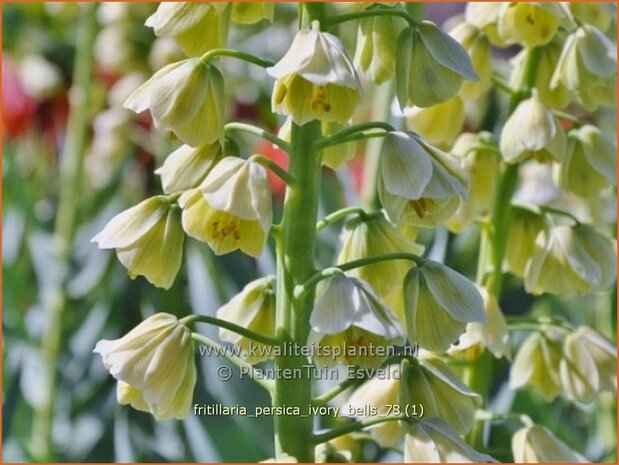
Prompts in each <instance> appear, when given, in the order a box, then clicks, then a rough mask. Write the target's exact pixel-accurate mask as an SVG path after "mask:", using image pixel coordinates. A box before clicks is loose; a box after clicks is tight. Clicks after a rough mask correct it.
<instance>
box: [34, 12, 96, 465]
mask: <svg viewBox="0 0 619 465" xmlns="http://www.w3.org/2000/svg"><path fill="white" fill-rule="evenodd" d="M96 8H97V5H96V4H95V3H85V4H83V5H81V13H80V15H81V17H80V22H79V25H78V31H77V38H76V43H77V51H76V55H75V66H74V74H73V87H72V89H71V110H70V113H69V121H68V123H67V133H66V139H65V146H64V149H63V152H62V162H61V166H60V196H59V203H58V210H57V213H56V224H55V232H54V236H55V245H56V250H55V252H56V259H57V260H58V263H59V265H60V268H61V269H66V268H67V267H68V261H69V257H70V254H71V246H72V244H73V238H74V235H75V227H76V216H77V206H78V199H79V191H80V182H81V180H82V168H83V161H84V146H85V140H86V134H87V129H88V124H89V118H88V110H89V108H88V107H89V104H90V86H91V78H92V65H93V52H92V43H93V41H94V36H95V32H96V21H95V19H96V17H95V12H96ZM65 279H66V277H65V276H61V277H59V280H58V285H57V287H56V288H55V289H54V290H53V291H52V292H51V293H50V294H49V295H47V296H45V297H44V301H43V306H44V308H45V310H46V312H47V320H48V326H47V328H46V331H45V332H44V334H43V337H42V340H41V355H42V358H43V361H44V379H45V385H44V386H43V399H42V401H41V403H40V404H39V405H38V406H37V407H36V408H35V411H34V419H33V425H32V439H31V444H30V446H31V450H32V455H33V457H34V458H35V459H36V460H39V461H54V455H55V454H54V450H53V437H52V427H53V422H54V400H55V398H56V390H57V383H58V373H57V368H58V367H57V365H58V358H59V357H60V352H61V347H62V331H63V328H62V324H63V321H62V320H63V316H64V311H65V307H66V304H67V296H66V291H65V288H64V286H65V282H64V281H65Z"/></svg>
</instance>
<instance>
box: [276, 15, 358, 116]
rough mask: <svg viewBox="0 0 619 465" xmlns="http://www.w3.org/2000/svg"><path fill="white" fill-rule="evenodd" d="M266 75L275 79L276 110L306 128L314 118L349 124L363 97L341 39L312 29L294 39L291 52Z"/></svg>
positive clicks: (303, 31) (318, 28) (298, 34)
mask: <svg viewBox="0 0 619 465" xmlns="http://www.w3.org/2000/svg"><path fill="white" fill-rule="evenodd" d="M267 73H269V75H270V76H272V77H274V78H275V79H276V81H275V87H274V88H273V95H272V105H273V111H275V112H277V113H280V114H283V115H287V116H290V117H291V118H292V120H293V121H294V122H295V123H297V124H299V125H303V124H305V123H307V122H309V121H312V120H314V119H319V120H321V121H335V122H338V123H341V124H344V123H346V122H347V121H348V120H349V119H350V118H351V116H352V115H353V114H354V112H355V109H356V107H357V103H358V102H359V98H360V85H359V80H358V78H357V73H356V71H355V68H354V66H353V64H352V63H351V61H350V59H349V58H348V56H347V55H346V52H345V50H344V46H343V45H342V43H341V42H340V40H339V39H338V38H337V37H336V36H334V35H332V34H329V33H327V32H321V31H320V24H319V23H318V22H317V21H314V22H313V23H312V27H311V29H303V30H301V31H299V32H298V33H297V35H296V36H295V38H294V40H293V42H292V45H291V46H290V49H289V50H288V52H286V54H285V55H284V56H283V58H282V59H281V60H280V61H279V62H277V63H276V64H275V66H273V67H271V68H267Z"/></svg>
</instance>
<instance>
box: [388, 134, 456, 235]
mask: <svg viewBox="0 0 619 465" xmlns="http://www.w3.org/2000/svg"><path fill="white" fill-rule="evenodd" d="M465 193H466V182H465V179H464V173H463V172H462V170H461V168H460V167H459V166H458V165H457V164H456V163H455V162H454V161H453V160H452V159H451V158H450V157H449V155H447V154H445V153H443V152H441V151H439V150H438V149H436V148H434V147H432V146H430V145H428V144H426V143H425V142H424V141H423V140H422V139H421V138H419V137H418V136H416V135H415V134H413V133H406V132H398V131H396V132H390V133H389V134H387V135H386V136H385V138H384V142H383V148H382V151H381V156H380V164H379V172H378V195H379V198H380V201H381V203H382V204H383V206H384V208H385V211H386V212H387V214H388V216H389V219H390V220H391V221H392V222H394V223H406V224H408V225H410V226H425V227H433V226H436V225H438V224H440V223H442V222H444V221H446V220H448V219H449V218H450V217H451V216H452V215H453V214H454V213H455V211H456V209H457V208H458V205H459V203H460V198H461V196H463V195H464V194H465Z"/></svg>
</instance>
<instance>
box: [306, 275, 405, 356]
mask: <svg viewBox="0 0 619 465" xmlns="http://www.w3.org/2000/svg"><path fill="white" fill-rule="evenodd" d="M310 325H311V327H312V330H313V331H314V333H313V334H312V336H311V339H312V341H314V342H318V343H319V344H321V345H323V346H329V347H331V348H335V347H339V348H341V350H340V351H341V354H340V355H339V356H337V354H334V355H336V356H335V357H320V358H317V360H318V361H319V362H321V363H325V364H326V363H333V362H334V361H337V362H340V363H345V364H349V365H359V366H362V367H377V366H378V365H380V363H381V362H382V361H383V360H384V358H385V357H382V356H378V355H375V356H372V354H371V353H369V352H367V350H365V351H364V349H363V348H364V347H366V348H367V347H368V346H370V345H373V346H374V347H378V346H381V347H388V346H391V345H393V344H398V343H402V342H403V341H404V338H403V333H402V329H401V327H400V324H399V322H398V320H397V317H396V316H395V314H394V313H393V311H392V310H391V309H390V308H388V307H387V306H386V305H385V304H384V303H382V302H381V301H380V299H379V298H378V296H377V295H376V294H375V293H374V291H372V289H371V288H370V287H369V286H368V285H367V284H366V283H364V282H363V281H361V280H359V279H357V278H349V277H348V276H346V275H344V274H343V273H336V274H334V275H333V276H332V277H330V278H328V279H326V280H324V281H321V282H320V283H319V284H318V287H317V289H316V301H315V303H314V309H313V310H312V314H311V316H310Z"/></svg>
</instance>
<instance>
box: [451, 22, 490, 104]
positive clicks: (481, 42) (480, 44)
mask: <svg viewBox="0 0 619 465" xmlns="http://www.w3.org/2000/svg"><path fill="white" fill-rule="evenodd" d="M449 35H450V36H452V37H453V38H454V39H456V40H457V41H458V42H459V43H460V44H461V45H462V47H463V48H464V50H466V51H467V53H468V54H469V57H471V63H472V64H473V69H474V70H475V72H476V73H477V75H478V76H479V80H477V81H475V82H471V81H466V82H464V83H463V84H462V88H461V89H460V93H459V95H460V97H461V98H462V99H464V100H474V99H477V98H480V97H481V96H483V95H484V94H485V93H486V91H487V90H488V89H489V88H490V78H491V77H492V57H491V54H490V41H489V40H488V37H487V36H486V34H485V33H484V32H483V31H482V30H481V29H479V28H478V27H476V26H473V25H472V24H469V23H467V22H462V23H460V24H458V25H457V26H456V27H454V28H453V29H452V30H451V31H450V32H449Z"/></svg>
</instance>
